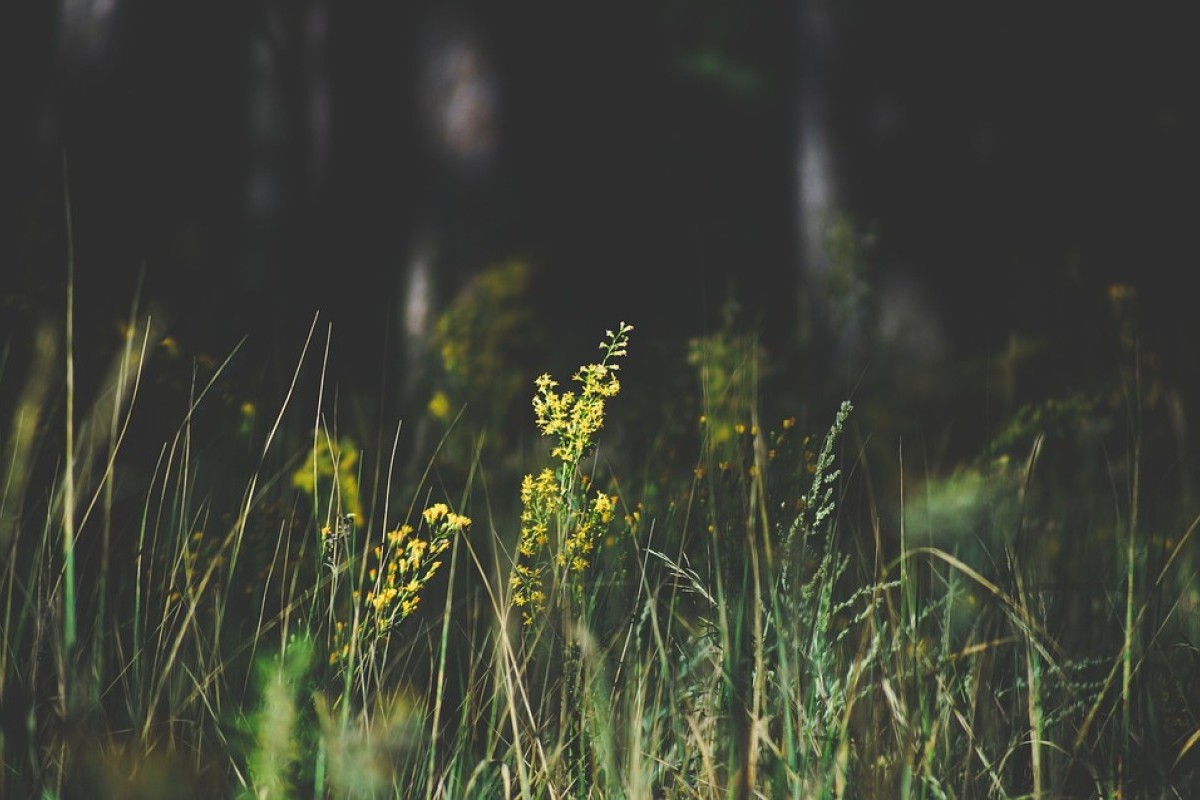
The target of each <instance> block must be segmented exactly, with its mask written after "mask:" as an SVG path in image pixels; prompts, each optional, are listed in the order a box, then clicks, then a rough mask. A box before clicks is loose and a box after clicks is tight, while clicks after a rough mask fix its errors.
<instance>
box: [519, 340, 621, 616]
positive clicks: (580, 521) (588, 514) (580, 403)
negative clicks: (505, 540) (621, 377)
mask: <svg viewBox="0 0 1200 800" xmlns="http://www.w3.org/2000/svg"><path fill="white" fill-rule="evenodd" d="M632 330H633V327H632V326H630V325H626V324H625V323H621V325H620V327H619V329H618V330H617V332H616V333H614V332H612V331H608V333H607V338H606V339H605V341H604V342H602V343H601V344H600V349H601V350H602V351H604V357H603V359H601V361H600V363H599V364H589V365H586V366H582V367H580V368H579V371H578V372H576V373H575V376H574V380H575V381H577V382H579V383H580V384H582V388H581V390H580V392H579V394H578V395H577V394H575V393H574V392H563V393H561V394H560V393H558V392H556V391H555V387H557V386H558V383H557V382H556V381H554V380H553V379H552V378H551V377H550V376H549V375H542V376H541V377H539V378H538V379H537V380H536V381H535V385H536V386H537V394H535V395H534V397H533V413H534V419H535V421H536V422H537V427H538V430H539V431H540V432H541V434H542V435H543V436H548V437H553V438H555V439H556V440H557V444H556V445H555V446H554V447H553V449H552V450H551V455H552V456H553V457H554V458H556V459H558V460H560V461H561V462H562V463H561V464H560V465H559V467H558V469H557V470H551V469H549V468H547V469H543V470H542V471H541V472H540V473H538V474H537V475H536V476H535V475H532V474H530V475H526V476H525V478H524V480H523V481H522V482H521V505H522V511H521V538H520V540H519V542H518V544H517V552H518V556H517V559H518V560H517V564H516V567H515V568H514V570H513V574H512V576H511V578H510V579H509V585H510V587H511V588H512V590H513V597H512V602H513V604H514V605H517V606H519V607H522V608H523V609H525V610H524V612H523V616H524V619H525V623H526V624H527V625H528V624H530V623H532V621H533V620H534V618H535V613H536V612H538V611H541V610H542V609H544V608H545V606H546V601H547V596H546V590H545V578H544V575H543V572H544V570H545V569H546V567H547V566H548V564H547V562H540V563H539V562H535V561H534V559H536V558H537V557H538V555H539V554H542V553H544V554H545V555H546V557H547V561H548V563H549V564H553V566H554V567H555V568H556V574H557V576H558V579H560V580H567V579H568V576H569V575H570V574H572V573H573V574H575V575H579V574H581V573H582V572H583V571H584V570H586V569H587V567H588V565H589V563H590V557H591V554H592V552H593V551H594V550H595V548H596V542H597V541H599V540H600V538H601V536H602V535H603V533H604V530H605V528H606V527H607V526H608V524H609V523H610V522H611V521H612V518H613V515H614V514H615V512H616V502H617V501H616V498H615V497H612V496H610V495H607V494H603V493H597V494H595V495H592V493H591V491H590V485H589V482H588V481H587V479H586V476H584V475H581V474H580V470H579V463H580V461H581V460H582V459H583V457H584V455H586V454H587V452H588V450H589V449H590V448H591V447H592V445H593V444H594V443H595V441H594V440H595V435H596V432H597V431H599V430H600V428H601V426H603V424H604V401H605V400H606V399H607V398H609V397H613V396H615V395H616V394H617V393H618V392H619V391H620V390H621V384H620V382H619V381H618V380H617V377H616V373H617V371H618V369H619V365H617V364H614V363H610V362H611V361H612V359H615V358H619V357H621V356H624V355H625V354H626V343H627V342H628V339H629V332H630V331H632ZM590 495H592V496H590ZM589 496H590V497H589Z"/></svg>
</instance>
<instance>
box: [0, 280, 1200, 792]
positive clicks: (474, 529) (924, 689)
mask: <svg viewBox="0 0 1200 800" xmlns="http://www.w3.org/2000/svg"><path fill="white" fill-rule="evenodd" d="M499 269H500V270H501V271H500V272H492V273H489V274H487V275H485V276H482V277H481V278H480V280H479V281H478V282H476V283H475V284H473V285H472V286H470V287H468V290H466V291H465V292H464V293H463V294H462V295H460V297H459V299H458V300H457V301H456V302H455V303H453V304H452V305H451V306H450V307H449V309H448V310H447V312H446V317H445V318H444V319H443V321H442V322H441V323H440V324H439V326H438V327H437V328H436V332H435V335H434V338H433V343H432V346H431V348H430V353H429V359H430V365H431V366H430V368H429V369H428V370H427V373H428V376H429V379H428V381H427V383H426V384H423V385H422V387H421V389H420V391H422V392H424V393H425V395H424V396H425V398H426V399H427V403H423V407H422V408H421V409H419V413H418V414H416V415H415V416H414V419H413V420H411V421H401V420H391V421H384V422H381V421H380V420H378V419H376V420H374V421H372V422H370V423H364V422H363V421H362V420H363V416H362V415H361V414H358V413H357V412H356V410H355V409H356V406H355V405H354V401H353V399H352V398H347V397H344V396H343V395H342V393H341V391H340V389H339V386H338V385H337V384H336V382H335V381H333V380H331V379H330V375H331V369H332V366H331V365H330V364H329V363H328V359H327V357H326V356H325V355H323V353H327V352H328V346H329V338H330V336H333V335H336V331H332V332H331V331H329V330H328V329H326V330H324V331H322V329H321V327H320V325H319V323H318V322H316V321H315V322H314V324H313V327H312V329H311V330H310V331H309V332H308V335H307V337H305V336H303V332H300V335H299V336H298V337H297V340H298V341H297V344H296V351H295V352H294V353H292V354H291V356H290V359H291V360H290V366H289V367H288V369H287V370H286V371H278V372H272V371H271V370H269V369H263V367H262V365H259V364H248V365H246V364H243V363H242V361H243V360H244V357H243V354H242V353H241V352H240V350H239V349H234V351H232V352H230V353H228V354H225V355H223V356H220V357H218V358H212V357H210V356H207V355H203V354H193V355H192V356H191V357H190V358H189V357H186V356H185V355H180V354H179V352H178V351H179V348H180V343H177V342H174V341H173V340H171V339H169V338H167V335H166V332H164V331H163V330H160V329H159V328H158V327H157V325H156V323H155V322H154V320H153V319H152V318H151V317H149V316H148V315H146V314H144V313H143V312H142V311H141V310H139V309H138V308H137V306H136V304H135V307H134V310H133V311H132V312H131V313H130V314H129V315H128V319H126V320H125V323H124V326H123V327H122V329H121V335H120V337H119V339H118V341H117V346H116V347H115V348H114V349H113V353H112V358H111V365H110V366H109V367H108V368H107V369H100V368H97V367H96V366H95V363H96V362H95V358H96V354H95V353H94V352H93V350H94V349H95V348H94V347H93V348H86V347H84V345H83V344H82V342H81V338H82V337H81V336H80V334H79V333H77V332H75V331H74V330H73V329H72V325H71V321H70V320H71V316H70V312H68V315H67V317H66V318H65V320H61V319H60V320H59V321H57V322H50V323H47V324H44V325H42V326H40V327H34V328H32V329H30V330H29V335H28V336H25V337H21V338H19V339H14V340H13V341H10V342H7V343H6V345H5V350H4V356H3V360H0V411H2V412H3V414H4V415H5V416H4V419H3V423H4V424H3V428H2V430H0V435H2V437H3V438H2V439H0V453H2V455H3V462H2V463H0V626H2V629H3V643H4V647H3V649H2V650H0V702H2V704H3V705H2V711H3V714H2V719H0V722H2V727H0V760H2V765H0V796H4V797H122V798H130V797H185V796H192V797H205V798H210V797H254V798H276V797H331V798H332V797H338V798H340V797H404V798H428V799H430V800H432V799H433V798H493V797H494V798H583V797H588V798H738V799H739V800H740V799H741V798H753V797H768V798H785V797H786V798H813V797H831V798H840V797H901V798H1016V797H1063V796H1071V797H1093V796H1094V797H1106V798H1117V797H1185V796H1189V795H1190V794H1191V792H1192V791H1193V790H1194V789H1195V788H1196V787H1197V786H1200V783H1198V781H1200V773H1198V769H1200V720H1198V718H1197V702H1198V701H1200V668H1198V666H1200V664H1198V662H1200V658H1198V655H1200V651H1198V650H1197V646H1196V644H1197V642H1200V623H1198V621H1197V620H1200V616H1198V614H1197V612H1198V610H1200V589H1198V588H1197V586H1198V584H1197V583H1196V568H1197V558H1196V557H1197V543H1196V541H1195V539H1196V537H1195V535H1194V531H1195V528H1196V526H1197V524H1198V523H1200V518H1195V514H1196V511H1197V509H1196V504H1195V498H1194V496H1193V495H1192V494H1191V492H1190V489H1189V482H1188V481H1189V473H1188V472H1187V469H1186V465H1187V453H1186V451H1184V452H1180V451H1181V449H1182V448H1181V446H1180V442H1181V441H1182V439H1181V437H1182V434H1181V433H1180V424H1179V422H1180V420H1179V412H1178V403H1177V401H1176V399H1174V398H1175V395H1174V394H1173V393H1172V388H1171V386H1170V385H1169V384H1168V383H1167V382H1165V381H1164V380H1163V379H1161V378H1160V377H1159V376H1157V375H1156V374H1155V372H1154V365H1153V359H1152V356H1151V354H1148V353H1147V352H1146V350H1145V348H1144V346H1143V345H1142V343H1141V342H1140V340H1139V339H1138V337H1137V335H1136V324H1135V311H1134V309H1133V308H1132V305H1131V302H1132V301H1131V295H1130V294H1129V290H1126V289H1122V288H1119V287H1118V288H1115V289H1114V290H1113V291H1112V293H1111V296H1110V298H1109V299H1110V301H1111V304H1112V310H1113V317H1112V320H1113V322H1112V326H1111V331H1110V333H1111V336H1110V341H1109V344H1108V346H1109V348H1110V351H1111V353H1112V358H1111V363H1112V365H1113V367H1112V369H1111V370H1109V371H1108V372H1107V373H1105V374H1104V375H1101V376H1098V377H1095V378H1094V379H1093V380H1091V381H1090V382H1088V383H1086V384H1080V385H1076V386H1064V387H1057V388H1056V389H1055V391H1054V393H1051V394H1047V395H1046V396H1044V397H1040V398H1032V399H1030V400H1029V401H1028V402H1024V401H1023V400H1021V401H1018V400H1015V399H1011V398H1010V402H1009V403H1008V405H1007V406H1002V407H1001V412H1002V413H1001V412H998V413H997V414H996V419H995V421H994V423H993V424H991V425H990V426H983V427H984V428H985V430H984V431H983V435H982V436H981V437H980V438H978V439H977V440H974V441H972V442H971V443H970V445H969V447H968V448H966V449H967V450H969V452H966V453H965V454H962V453H961V452H956V453H955V455H954V456H953V457H949V456H947V457H944V458H943V457H939V456H938V455H937V454H935V453H931V451H930V449H929V448H927V447H926V445H925V442H926V441H927V440H925V439H921V438H920V437H919V436H917V435H916V434H913V435H911V436H906V437H901V436H900V435H898V434H897V431H905V432H907V431H910V430H911V429H910V428H908V427H905V424H906V423H905V421H904V420H903V419H901V418H903V417H904V415H906V414H908V413H910V411H911V403H913V402H914V400H913V395H904V394H902V393H901V392H899V391H896V390H891V389H889V388H887V386H888V384H887V383H886V382H885V381H884V380H882V379H880V380H877V381H874V382H873V380H874V379H871V378H868V379H866V380H863V381H861V382H860V384H859V385H858V387H857V388H852V390H851V391H848V392H846V393H844V395H843V396H837V394H838V392H837V391H836V390H831V389H830V387H829V385H820V384H813V385H797V384H798V381H797V379H796V376H797V375H798V374H799V371H798V370H796V369H794V368H793V365H794V360H793V359H794V358H805V357H810V356H811V354H808V355H806V354H803V353H801V354H799V356H795V357H793V356H792V355H791V354H772V353H770V352H768V348H767V347H766V346H765V345H764V343H763V342H762V341H760V339H759V338H758V337H757V336H756V335H755V333H754V330H753V326H751V325H742V324H740V323H739V321H738V319H737V315H736V314H734V313H732V312H731V313H729V314H728V315H726V317H725V319H724V320H723V321H722V322H721V323H720V324H718V325H717V326H715V328H714V329H713V330H711V331H709V332H707V333H706V335H704V336H701V337H697V338H694V339H692V340H690V341H687V342H667V343H664V342H658V343H655V344H653V345H652V344H651V343H650V342H648V341H647V342H646V343H644V344H643V342H642V341H640V340H639V338H638V335H639V333H640V332H641V330H640V328H639V329H637V330H635V329H634V328H633V327H632V326H630V325H626V324H625V323H621V324H619V325H617V326H616V327H614V328H613V329H612V330H609V331H607V332H604V335H603V337H602V338H601V341H600V343H599V350H598V354H596V355H595V356H594V357H591V358H588V357H586V356H584V357H583V358H580V357H579V356H578V355H576V354H567V357H569V358H572V359H574V363H580V361H582V362H583V363H582V365H581V366H579V367H578V369H576V370H574V371H570V372H567V373H564V374H556V373H544V372H543V368H542V367H541V366H539V365H533V368H532V371H530V372H529V373H528V374H526V372H525V371H526V370H528V369H529V367H530V365H529V364H528V363H527V361H523V360H522V359H523V358H524V356H527V355H528V352H529V348H530V346H531V345H530V343H531V342H533V341H536V338H537V337H536V336H535V335H533V334H532V333H531V331H532V328H531V327H530V325H531V323H532V322H536V317H535V316H534V315H532V314H531V313H518V312H517V311H516V310H515V309H517V308H518V307H519V302H520V298H518V297H513V296H510V294H511V292H512V287H513V286H514V285H519V281H518V280H517V279H518V278H522V276H523V275H524V273H523V272H522V269H523V268H522V267H521V266H520V265H515V264H508V265H503V266H502V267H501V268H499ZM509 273H512V274H509ZM505 275H507V277H505ZM856 285H857V284H856ZM572 333H578V332H572ZM597 333H600V332H597ZM498 343H499V344H498ZM503 343H517V344H519V347H521V348H526V350H524V351H522V353H523V354H524V355H522V356H521V357H518V356H517V355H514V352H513V351H510V350H506V349H505V347H504V346H503ZM184 346H186V343H184ZM514 346H516V344H514ZM655 348H657V349H655ZM639 350H642V352H644V353H646V356H645V357H643V358H642V360H640V361H639ZM1017 350H1018V349H1016V348H1015V349H1014V351H1013V353H1017ZM84 352H86V354H87V358H88V359H89V361H88V362H87V364H84V363H83V362H82V356H81V353H84ZM560 355H561V354H560ZM651 356H652V357H651ZM1018 360H1019V354H1014V355H1012V356H1011V359H1010V361H1004V360H1003V359H1000V360H999V362H997V363H998V366H997V363H991V364H982V365H981V364H965V365H955V366H954V367H953V368H952V369H951V370H949V371H948V373H947V374H952V375H953V376H954V378H953V379H954V380H955V381H958V382H959V384H960V385H965V384H970V385H972V386H985V385H986V386H992V387H995V386H997V385H1000V384H1001V383H1002V381H1000V380H999V379H996V378H995V375H996V374H997V370H999V371H1000V372H1001V373H1003V374H1004V375H1007V376H1009V378H1011V376H1012V374H1013V371H1014V370H1016V369H1018V368H1019V366H1020V365H1019V364H1017V361H1018ZM77 362H79V363H77ZM873 369H874V370H875V373H873V374H879V373H886V370H888V369H890V367H888V366H887V365H881V366H876V367H874V368H873ZM894 369H895V371H896V373H900V372H902V371H903V370H904V365H902V364H899V365H896V366H895V368H894ZM954 370H959V371H954ZM973 370H974V372H973ZM77 372H78V374H77ZM985 374H986V376H990V382H987V381H984V380H983V378H982V377H980V376H984V375H985ZM272 375H277V376H278V378H277V379H271V378H270V376H272ZM264 376H266V377H264ZM910 377H911V376H910ZM945 385H946V384H942V386H945ZM981 391H985V390H981ZM993 391H994V389H993ZM932 396H933V395H930V394H925V395H920V396H918V398H917V400H918V401H919V400H920V399H921V398H922V397H924V398H930V397H932ZM1014 397H1015V396H1014ZM530 398H532V403H531V404H530ZM947 398H949V402H951V403H960V402H968V401H965V400H962V399H961V395H956V394H952V393H950V392H949V390H946V393H945V395H944V396H942V398H941V402H942V403H946V402H947ZM930 402H933V400H931V401H930ZM905 403H908V404H910V405H905ZM939 408H944V405H943V406H939ZM530 412H532V414H531V413H530ZM928 418H929V417H928V415H927V416H925V417H923V419H926V420H928ZM898 419H899V420H900V422H897V420H898ZM418 427H419V428H420V430H421V431H422V432H423V433H422V435H421V436H420V437H418V436H416V435H415V434H413V435H410V431H411V430H413V429H416V428H418ZM415 440H419V441H427V442H428V449H427V450H423V451H420V452H417V453H414V452H413V449H412V448H413V447H414V445H413V444H412V442H413V441H415Z"/></svg>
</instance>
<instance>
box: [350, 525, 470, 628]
mask: <svg viewBox="0 0 1200 800" xmlns="http://www.w3.org/2000/svg"><path fill="white" fill-rule="evenodd" d="M422 516H423V517H424V519H425V523H426V525H428V526H429V528H430V535H429V538H428V539H422V538H419V537H418V536H415V535H414V532H413V528H412V526H411V525H401V526H400V527H399V528H396V529H395V530H392V531H388V533H387V535H386V536H385V537H384V541H383V543H382V544H379V545H377V546H376V547H375V549H374V551H373V552H372V555H373V556H374V557H375V560H376V562H377V563H378V566H377V567H376V568H374V569H372V570H371V571H370V572H369V573H368V575H367V577H368V579H369V580H370V581H371V583H372V585H373V588H372V589H371V591H369V592H367V596H366V602H367V605H368V611H369V617H370V618H371V619H372V620H373V623H372V624H374V626H375V628H376V630H377V631H378V632H380V633H382V632H385V631H388V630H390V629H391V628H392V627H394V626H395V625H397V624H399V622H400V621H401V620H403V619H404V618H405V617H407V616H408V615H409V614H411V613H413V612H414V611H416V609H417V605H418V604H419V603H420V601H421V597H420V592H421V589H422V588H423V587H424V586H425V584H427V583H429V581H430V580H431V579H432V578H433V576H434V575H435V574H436V573H437V571H438V569H439V568H440V567H441V566H442V562H441V561H440V560H438V556H440V555H441V554H442V553H443V552H445V550H446V548H448V547H449V546H450V539H451V537H453V536H454V534H456V533H459V532H461V531H464V530H466V529H467V528H468V527H470V525H471V520H470V519H469V518H467V517H464V516H463V515H461V514H456V513H454V512H453V511H451V510H450V509H449V508H448V507H447V506H446V505H445V504H444V503H438V504H437V505H433V506H430V507H429V508H427V509H425V512H424V513H423V514H422Z"/></svg>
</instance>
